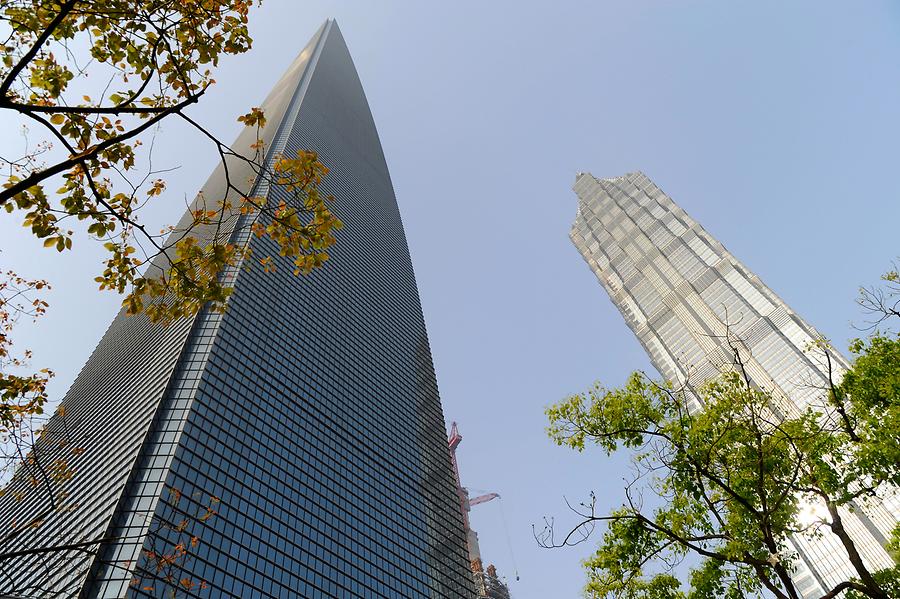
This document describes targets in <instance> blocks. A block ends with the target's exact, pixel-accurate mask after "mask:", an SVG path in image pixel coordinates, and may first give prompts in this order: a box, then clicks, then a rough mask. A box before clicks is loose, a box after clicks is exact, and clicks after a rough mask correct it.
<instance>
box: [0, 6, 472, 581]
mask: <svg viewBox="0 0 900 599" xmlns="http://www.w3.org/2000/svg"><path fill="white" fill-rule="evenodd" d="M262 108H263V110H264V111H265V113H266V116H267V120H268V121H269V123H268V124H267V129H266V131H264V132H263V138H264V140H265V141H266V147H267V148H269V159H270V160H271V158H272V157H273V156H275V155H276V154H279V153H284V154H291V153H296V151H297V150H300V149H312V150H315V151H316V152H318V154H319V157H320V160H321V161H322V162H323V163H324V164H325V165H326V166H328V167H329V168H330V169H331V173H329V175H328V176H326V177H325V179H324V180H323V185H322V191H323V192H324V193H328V194H333V195H334V196H335V197H336V198H337V201H336V202H335V203H334V205H333V210H334V212H335V213H336V214H337V216H338V217H339V218H340V219H341V220H342V221H343V222H344V225H345V226H344V228H343V229H342V230H341V231H339V232H338V233H337V237H338V242H337V244H336V246H335V247H334V248H333V251H332V250H330V251H329V253H330V256H331V257H330V259H329V261H328V263H327V264H326V266H325V268H323V269H321V270H320V271H317V272H313V273H312V274H310V275H308V276H300V277H296V276H294V275H293V274H292V273H293V267H292V265H291V261H290V260H289V259H280V260H281V262H279V263H277V267H278V268H277V270H276V271H275V272H274V273H268V274H266V273H263V272H262V269H259V268H249V269H243V268H239V269H235V270H234V271H233V272H230V273H227V276H229V277H231V280H232V281H233V285H234V291H233V294H232V296H231V297H230V299H229V307H228V310H227V311H226V312H225V313H224V314H216V313H212V312H208V311H202V312H201V313H200V314H198V315H197V316H196V317H195V318H192V319H187V320H185V321H183V322H179V323H176V325H174V326H172V327H168V328H166V329H161V328H159V327H154V326H151V325H150V324H149V323H148V322H147V321H146V320H144V319H142V318H140V317H128V318H126V317H124V316H122V315H119V316H118V317H117V318H116V320H115V321H114V323H113V326H112V327H111V328H110V331H109V332H107V334H106V335H105V336H104V338H103V340H102V341H101V342H100V345H99V346H98V348H97V350H96V351H95V353H94V354H93V355H92V356H91V359H90V360H89V362H88V364H87V365H86V366H85V369H84V371H83V372H82V373H81V375H80V376H79V378H78V380H77V381H76V382H75V384H74V385H73V387H72V390H71V391H70V392H69V394H68V395H67V397H66V399H65V405H66V406H67V417H69V416H70V415H72V414H73V413H74V414H76V415H77V416H78V418H79V420H78V421H77V422H76V424H77V430H76V433H78V434H81V433H83V434H84V435H86V436H87V437H89V439H88V440H86V441H85V451H84V453H82V454H81V455H80V456H78V460H77V462H75V463H73V468H74V469H75V471H76V476H75V477H74V478H73V479H72V481H70V482H69V483H68V484H69V486H70V487H71V490H72V491H75V493H74V495H73V494H72V493H70V497H74V498H73V499H72V500H73V501H75V500H76V499H77V498H78V497H81V498H82V499H83V500H85V501H86V502H87V503H88V504H90V505H89V506H88V505H79V507H78V509H76V510H74V511H73V512H72V513H68V514H65V515H61V514H53V515H52V516H51V518H50V520H51V521H49V522H48V523H45V524H44V525H43V526H41V527H39V528H37V529H35V530H34V532H33V533H32V536H33V537H34V538H33V539H32V541H33V542H39V541H40V540H41V538H43V537H45V535H48V534H50V532H53V534H55V535H57V537H53V538H58V536H59V535H62V536H63V538H95V537H96V536H99V535H102V534H104V533H105V536H106V537H108V538H111V539H115V541H113V542H110V543H107V544H105V545H104V546H103V548H102V550H101V551H100V553H99V555H98V556H97V557H96V558H95V559H92V558H91V557H90V556H87V555H85V554H78V553H77V552H73V553H69V554H63V555H58V556H56V557H55V558H54V559H58V560H60V563H61V564H65V565H66V568H64V569H62V570H60V571H61V572H62V573H61V574H60V576H59V580H57V581H55V582H54V581H49V582H48V581H46V580H44V581H38V580H35V583H34V585H35V586H33V588H31V589H26V588H25V586H26V585H25V584H24V583H23V582H22V581H24V580H26V579H27V578H28V575H25V574H20V575H18V576H17V577H16V579H17V582H16V584H17V585H18V586H17V587H16V588H12V587H9V588H6V587H4V585H5V584H7V582H6V581H4V580H0V589H6V592H16V593H20V594H22V593H24V592H25V591H28V592H34V589H37V588H38V586H37V585H40V586H41V588H43V589H45V590H49V591H54V592H56V593H57V594H56V595H53V596H58V595H68V596H73V597H74V596H81V597H121V596H152V597H158V596H162V590H163V583H161V582H153V581H152V580H151V579H152V578H153V574H155V572H154V565H155V562H153V561H152V560H149V559H148V558H147V552H148V551H154V550H157V548H158V547H170V548H171V547H175V546H177V544H178V543H179V542H181V541H182V537H181V535H180V532H179V531H178V528H179V526H178V523H179V522H180V521H182V520H184V519H187V520H189V526H190V528H191V533H192V535H196V537H197V543H196V547H192V549H191V551H190V554H191V559H190V560H185V561H184V562H183V563H182V562H179V564H178V567H177V568H176V571H175V573H174V580H175V581H180V580H182V579H188V580H190V581H191V582H192V583H193V585H185V586H182V588H180V589H179V590H180V593H181V595H184V596H197V597H217V598H218V597H234V598H247V597H434V598H445V597H446V598H450V597H454V598H456V597H473V596H474V588H473V583H472V578H471V573H470V571H469V564H468V555H467V553H466V539H465V533H464V529H463V523H462V515H461V513H460V509H459V503H458V499H457V496H456V486H455V482H454V478H453V474H452V470H451V463H450V455H449V450H448V447H447V443H446V437H445V432H444V420H443V415H442V412H441V405H440V399H439V396H438V390H437V384H436V381H435V375H434V369H433V365H432V360H431V353H430V349H429V345H428V338H427V334H426V331H425V324H424V320H423V316H422V311H421V305H420V303H419V297H418V291H417V289H416V283H415V277H414V273H413V269H412V264H411V261H410V256H409V250H408V247H407V244H406V238H405V235H404V232H403V225H402V222H401V218H400V214H399V211H398V208H397V203H396V200H395V197H394V192H393V187H392V184H391V180H390V175H389V173H388V170H387V165H386V163H385V159H384V155H383V153H382V150H381V145H380V142H379V140H378V135H377V131H376V129H375V125H374V121H373V119H372V116H371V114H370V112H369V108H368V104H367V102H366V99H365V95H364V93H363V89H362V86H361V84H360V81H359V78H358V76H357V74H356V70H355V68H354V66H353V62H352V60H351V57H350V54H349V52H348V50H347V47H346V45H345V43H344V40H343V38H342V36H341V33H340V31H339V30H338V28H337V25H336V24H335V23H334V22H333V21H329V22H327V23H326V24H325V25H323V27H322V28H321V29H320V30H319V32H318V33H317V34H316V36H315V37H314V38H313V40H312V41H311V42H310V43H309V45H308V46H307V47H306V49H304V51H303V52H302V53H301V54H300V56H299V57H298V58H297V60H296V61H295V62H294V64H293V65H292V66H291V67H290V69H289V70H288V72H287V73H286V74H285V76H284V77H283V78H282V80H281V81H280V82H279V83H278V84H277V85H276V87H275V89H274V90H273V92H272V94H270V96H269V98H268V99H267V100H266V101H265V103H264V104H263V105H262ZM243 141H244V142H246V141H248V140H246V139H245V140H243ZM242 144H243V142H242V140H241V139H239V140H238V142H237V143H236V145H237V146H238V147H240V146H241V145H242ZM222 176H223V174H222V169H221V168H220V169H217V171H216V172H214V173H213V176H212V177H211V178H210V181H209V182H208V183H207V186H206V187H205V188H204V190H205V191H204V195H206V196H207V197H209V196H211V195H212V194H214V193H216V192H217V191H218V190H222V189H223V185H222ZM254 193H257V194H267V195H269V196H270V202H271V201H278V200H279V199H281V196H280V194H281V193H282V191H281V190H279V189H276V188H273V189H268V188H265V187H264V186H263V185H259V186H257V188H256V190H255V192H254ZM219 197H221V196H219ZM230 226H234V222H232V223H231V225H230ZM234 231H235V232H234V234H233V240H234V241H235V242H236V243H249V244H250V247H251V249H252V250H253V253H254V254H255V255H258V256H265V255H273V256H277V248H276V247H274V246H273V244H272V242H271V241H270V240H268V239H267V238H255V237H254V238H252V239H248V238H247V236H246V235H245V234H244V233H243V231H245V229H244V228H242V227H235V228H234ZM107 381H108V382H107ZM82 419H83V420H82ZM67 424H68V423H67ZM98 427H99V428H98ZM171 489H176V490H177V492H172V491H171ZM67 490H69V489H67ZM27 503H28V502H27V500H26V501H24V502H12V501H9V500H7V499H6V497H3V498H0V519H3V518H7V519H8V518H9V517H13V518H15V517H19V518H21V514H22V510H23V509H24V507H23V506H25V505H27ZM213 510H214V514H211V512H212V511H213ZM207 514H210V517H207ZM26 517H27V516H26ZM160 522H162V523H167V524H168V526H159V525H155V524H154V523H160ZM51 525H52V526H51ZM67 535H68V536H67ZM92 535H93V536H92ZM16 567H17V568H19V572H20V573H21V572H26V571H34V572H35V576H40V575H41V574H44V573H46V569H45V568H44V567H42V565H41V564H39V563H37V562H36V561H35V560H28V559H24V560H22V561H21V562H20V563H18V564H17V565H16ZM145 573H146V574H149V576H143V574H145ZM135 580H140V581H141V583H140V584H137V585H135V584H133V581H135ZM146 581H149V582H146ZM201 582H202V585H201V584H200V583H201Z"/></svg>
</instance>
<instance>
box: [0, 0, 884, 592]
mask: <svg viewBox="0 0 900 599" xmlns="http://www.w3.org/2000/svg"><path fill="white" fill-rule="evenodd" d="M526 5H527V6H526ZM327 17H335V18H337V20H338V24H339V26H340V28H341V30H342V32H343V34H344V37H345V38H346V40H347V43H348V45H349V46H350V51H351V53H352V54H353V57H354V60H355V62H356V66H357V68H358V70H359V74H360V78H361V79H362V82H363V86H364V87H365V90H366V94H367V96H368V99H369V103H370V105H371V108H372V112H373V114H374V116H375V121H376V123H377V124H378V128H379V133H380V136H381V140H382V143H383V145H384V151H385V155H386V157H387V162H388V166H389V167H390V169H391V174H392V177H393V181H394V186H395V189H396V192H397V199H398V202H399V204H400V210H401V212H402V214H403V218H404V223H405V227H406V233H407V236H408V239H409V244H410V248H411V251H412V258H413V264H414V265H415V269H416V275H417V278H418V284H419V290H420V293H421V297H422V304H423V309H424V312H425V318H426V322H427V325H428V332H429V336H430V339H431V345H432V351H433V355H434V361H435V366H436V368H437V374H438V383H439V386H440V389H441V395H442V398H443V405H444V414H445V415H446V418H447V421H448V423H449V421H451V420H457V421H459V423H460V428H461V431H462V434H463V436H464V438H465V440H464V441H463V443H462V445H461V447H460V450H459V454H458V455H459V461H460V467H461V469H462V477H463V481H464V483H465V484H467V485H468V486H470V487H471V488H475V489H486V490H492V491H497V492H499V493H501V494H502V495H503V500H502V504H503V511H504V512H505V514H506V521H507V523H508V525H509V530H510V534H511V537H512V545H513V548H514V553H515V561H516V563H517V565H518V570H519V573H520V575H521V580H520V581H518V582H515V581H511V590H512V592H513V594H514V596H515V598H516V599H548V598H556V597H576V596H578V595H579V593H580V589H581V587H582V586H583V584H584V575H583V573H582V570H581V567H580V560H581V559H583V558H584V557H586V556H587V555H588V554H589V553H590V551H591V548H592V546H593V545H594V544H595V542H596V541H595V540H592V541H591V542H589V543H588V544H586V545H582V546H580V547H578V548H575V549H568V550H557V551H546V550H542V549H539V548H538V547H537V545H536V544H535V542H534V540H533V538H532V533H531V524H532V523H538V522H540V521H541V518H542V516H544V515H549V516H552V515H555V516H557V521H558V522H568V521H570V520H569V518H568V516H567V513H566V507H565V503H564V500H563V497H564V496H565V497H568V498H570V499H572V500H575V501H578V500H581V499H583V498H585V497H586V496H587V494H588V492H589V491H591V490H595V491H597V492H598V495H599V497H600V500H599V503H600V506H601V508H603V509H606V508H609V507H613V506H615V505H617V504H618V501H619V500H620V497H621V477H622V476H623V474H624V472H625V466H626V464H627V461H626V460H624V459H620V460H608V459H606V458H604V457H602V456H601V455H600V454H599V453H598V452H596V451H591V452H588V453H587V454H585V455H576V454H574V453H572V452H571V451H569V450H565V449H561V448H557V447H555V446H553V445H552V444H551V442H550V441H549V440H548V439H547V437H546V434H545V432H544V427H545V425H546V420H545V417H544V416H543V409H544V408H545V407H546V406H547V405H549V404H550V403H553V402H555V401H558V400H559V399H561V398H563V397H564V396H565V395H566V394H568V393H572V392H576V391H579V390H582V389H585V388H587V387H588V386H590V385H591V384H592V383H593V382H594V381H595V380H598V379H599V380H602V381H604V382H605V383H607V384H610V385H615V384H619V383H621V382H623V381H624V379H625V377H626V376H627V374H628V373H629V372H630V371H631V370H634V369H646V368H649V362H648V360H647V358H646V357H645V355H644V353H643V351H642V350H641V348H640V346H639V345H638V343H637V341H636V340H635V339H634V337H633V336H632V334H631V333H630V331H629V330H628V329H627V328H626V326H625V324H624V321H623V320H622V318H621V317H620V315H619V314H618V312H617V311H616V310H615V308H614V307H613V306H612V304H611V303H610V301H609V300H608V298H607V297H606V295H605V293H604V292H603V290H602V289H601V287H600V285H599V284H598V283H597V281H596V279H594V276H593V274H592V273H591V272H590V270H589V269H588V267H587V266H586V265H585V264H584V262H583V261H582V259H581V257H580V256H579V254H578V253H577V251H576V250H575V248H574V247H573V246H572V244H571V243H570V242H569V239H568V230H569V226H570V224H571V221H572V220H573V218H574V215H575V209H576V198H575V195H574V194H573V193H572V191H571V189H570V188H571V185H572V183H573V182H574V177H575V173H576V171H580V170H586V171H590V172H592V173H593V174H595V175H597V176H602V177H606V176H616V175H620V174H623V173H625V172H628V171H632V170H642V171H644V172H645V173H646V174H647V175H648V176H650V177H651V178H652V179H653V180H654V181H655V182H656V183H657V184H658V185H659V186H660V187H661V188H662V189H663V190H664V191H665V192H666V193H668V194H669V195H670V196H671V197H672V198H673V199H674V200H675V201H676V202H677V203H679V204H680V205H681V206H682V207H683V208H684V209H685V210H687V212H688V213H689V214H691V216H693V217H694V218H696V219H697V220H698V221H699V222H700V223H701V224H703V226H704V227H705V228H706V229H707V230H708V231H709V232H710V233H711V234H712V235H714V236H716V237H718V238H719V239H720V240H721V241H722V242H723V243H724V244H725V246H726V247H728V248H729V250H731V251H732V252H733V253H734V254H735V255H736V256H737V257H738V258H739V259H741V260H743V261H744V262H745V263H746V264H747V265H748V267H749V268H750V269H751V270H753V271H754V272H755V273H756V274H758V275H759V276H760V277H761V278H762V279H763V281H765V282H766V283H767V284H768V285H770V286H771V287H772V288H773V289H774V290H775V291H776V292H777V293H778V294H780V295H781V297H782V298H783V299H785V301H787V303H788V304H789V305H791V306H792V307H793V308H794V309H795V310H797V311H798V312H799V313H800V314H801V315H802V316H803V317H805V318H806V319H807V320H808V321H810V322H811V323H812V324H813V325H814V326H816V327H817V328H819V329H820V330H821V331H823V332H824V333H825V334H826V335H828V336H830V337H831V338H832V339H833V340H834V341H835V342H836V343H837V345H838V346H845V344H846V341H847V339H849V338H850V337H852V336H853V335H854V331H853V329H852V328H851V326H850V321H851V320H856V321H857V322H858V321H859V320H860V315H859V312H858V310H857V308H856V307H855V305H854V302H853V299H854V296H855V292H856V288H857V287H858V286H859V285H860V284H867V283H871V282H874V281H875V280H876V279H877V277H878V275H879V273H880V272H882V271H883V270H884V269H885V268H886V267H887V266H888V264H889V262H890V260H891V259H892V258H894V257H895V256H896V255H897V254H898V253H900V247H898V243H897V223H898V222H900V178H898V176H897V175H898V171H900V164H898V153H897V144H898V140H900V123H898V110H900V4H897V3H896V2H891V1H888V0H885V1H881V2H880V1H874V0H872V1H867V2H823V1H822V0H815V1H807V2H783V1H777V2H776V1H761V0H757V1H754V2H721V1H720V0H718V1H717V0H711V1H708V2H701V1H683V2H662V1H660V2H639V1H634V0H627V1H626V0H623V1H621V2H598V1H595V2H562V1H559V2H555V3H552V6H551V3H523V2H511V1H508V2H507V1H498V0H494V1H491V2H468V1H457V2H444V3H437V2H421V1H418V2H413V1H410V2H387V1H385V2H371V1H367V2H361V1H359V2H336V1H335V2H330V1H324V0H322V1H304V2H300V1H288V0H266V2H265V4H264V6H263V7H262V8H261V9H258V10H257V11H256V12H255V14H254V15H253V16H252V20H251V32H252V33H253V35H254V37H255V39H256V42H255V45H254V48H253V50H252V51H251V52H250V53H249V54H247V55H244V56H239V57H233V58H228V59H227V60H225V61H223V63H222V65H221V68H220V69H219V70H218V72H217V74H216V80H217V81H218V84H217V85H216V86H215V89H214V90H213V91H212V92H211V93H210V94H209V96H208V97H207V98H206V99H205V100H204V101H203V102H202V104H201V105H200V106H198V107H196V109H195V110H193V114H194V115H195V116H196V117H198V118H200V119H201V120H202V121H203V122H204V123H205V124H206V125H207V126H208V127H209V128H210V129H211V130H213V131H215V132H217V133H218V134H220V135H221V136H222V137H223V138H225V139H226V140H228V139H231V138H233V137H234V136H235V135H236V133H237V132H238V129H239V125H238V124H237V123H236V122H235V117H236V116H237V115H238V114H241V113H243V112H246V111H247V109H248V108H249V107H250V106H252V105H255V104H258V103H259V102H260V101H261V100H262V98H263V97H264V96H265V95H266V93H267V92H268V90H269V89H270V87H271V86H272V84H273V83H274V82H275V81H276V80H277V79H278V78H279V76H280V75H281V72H282V71H283V70H284V69H285V68H286V67H287V65H288V64H289V63H290V62H291V60H292V59H293V57H294V55H295V54H296V53H297V52H298V51H299V50H300V49H301V48H302V47H303V46H304V45H305V43H306V41H307V40H308V38H309V37H310V36H311V35H312V34H313V33H314V31H315V30H316V28H317V27H318V26H319V25H320V24H321V23H322V21H323V20H324V19H326V18H327ZM0 126H2V127H3V129H2V130H3V131H4V135H3V139H2V142H0V145H2V149H3V150H4V152H6V151H7V149H8V148H10V147H16V144H18V143H19V141H18V138H17V137H16V135H15V134H14V130H13V127H12V125H11V124H10V121H9V120H8V119H7V120H3V121H0ZM211 150H212V148H211V147H209V146H208V145H206V144H205V142H204V141H203V140H202V139H200V138H199V137H197V136H195V135H192V134H190V135H189V134H187V133H186V132H185V130H184V129H182V128H180V127H179V126H176V125H174V124H170V125H165V126H164V127H163V130H162V131H161V134H160V136H159V138H158V141H157V153H156V165H157V166H160V167H164V166H167V167H176V166H180V167H181V168H180V169H179V170H177V171H175V172H173V173H171V174H169V175H168V176H167V179H168V182H169V188H168V189H169V191H168V192H167V195H166V199H165V200H163V201H160V202H159V203H158V205H157V207H156V208H155V209H154V211H153V212H152V213H151V214H150V215H148V218H149V221H148V222H151V223H154V224H156V223H163V222H167V221H173V220H175V219H176V218H177V217H178V216H180V214H181V212H182V210H183V203H182V200H183V198H184V197H193V195H194V194H195V193H196V191H197V189H198V188H199V187H200V185H201V184H202V183H203V182H204V181H205V180H206V178H207V176H208V175H209V173H210V171H211V170H212V168H213V166H214V163H215V159H216V158H215V156H214V154H213V152H212V151H211ZM0 238H2V239H3V241H2V244H0V247H2V249H3V250H4V251H3V253H2V254H0V266H2V267H3V268H6V267H14V268H16V269H18V270H19V271H21V273H22V274H24V275H30V276H44V277H47V278H49V279H51V281H52V282H53V283H54V284H55V289H54V292H53V294H52V296H51V297H50V301H51V312H50V314H49V315H48V316H47V317H46V319H45V320H44V321H43V322H42V323H41V324H40V325H39V326H38V327H35V328H33V329H30V330H23V331H21V333H20V334H19V337H17V341H18V343H19V345H21V346H22V347H26V346H30V347H32V348H33V349H34V350H35V358H34V361H33V362H34V364H35V365H36V366H39V367H43V366H49V367H51V368H53V369H54V370H56V371H57V373H58V376H57V378H56V379H55V382H54V384H53V387H52V390H53V392H54V393H55V394H57V395H62V394H63V393H64V392H65V390H66V389H67V388H68V386H69V384H70V383H71V381H72V379H73V378H74V376H75V374H76V373H77V371H78V370H79V369H80V368H81V366H82V365H83V364H84V362H85V360H86V359H87V358H88V356H89V354H90V352H91V350H92V349H93V347H94V345H95V344H96V343H97V341H98V339H99V338H100V336H101V335H102V333H103V331H104V330H105V329H106V327H107V325H108V324H109V322H110V320H111V319H112V317H113V315H114V313H115V311H116V307H117V305H118V302H119V298H117V297H115V296H112V295H109V294H106V295H104V294H100V293H99V292H97V291H96V285H95V283H93V281H92V279H93V277H94V276H95V275H96V274H98V273H99V270H100V267H99V263H98V260H99V256H100V252H98V251H97V250H96V248H92V247H91V244H90V243H88V242H82V243H80V244H77V245H76V251H73V252H71V253H70V254H68V255H67V256H65V257H64V258H62V259H60V258H58V257H57V255H56V253H55V252H51V251H49V250H43V249H41V247H40V243H38V242H36V241H34V240H32V239H30V238H28V236H27V235H24V234H23V233H22V232H21V231H20V230H19V227H18V226H17V225H15V223H14V222H13V219H11V218H10V217H8V216H6V214H2V215H0ZM51 254H52V255H51ZM472 522H473V524H474V526H475V527H476V529H477V530H478V531H479V532H480V536H481V541H482V549H483V554H484V557H485V559H486V561H493V562H495V563H496V564H497V566H498V568H499V569H500V571H501V573H502V574H505V575H507V576H509V577H510V578H512V574H513V571H514V568H513V564H512V561H511V558H510V554H509V550H508V549H507V544H506V540H505V533H504V529H503V525H502V518H501V509H500V505H499V503H498V502H492V503H488V504H485V505H481V506H477V507H476V508H474V510H473V513H472Z"/></svg>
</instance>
